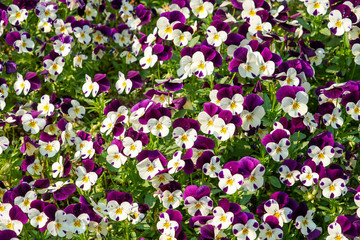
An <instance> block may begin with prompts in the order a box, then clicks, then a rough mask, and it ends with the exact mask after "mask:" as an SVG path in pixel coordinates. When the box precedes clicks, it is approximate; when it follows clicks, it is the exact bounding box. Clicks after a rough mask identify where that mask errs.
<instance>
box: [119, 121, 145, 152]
mask: <svg viewBox="0 0 360 240" xmlns="http://www.w3.org/2000/svg"><path fill="white" fill-rule="evenodd" d="M127 133H128V134H129V136H126V137H125V138H124V139H123V141H122V143H123V146H124V149H123V153H124V155H125V156H128V157H130V158H135V157H136V156H137V155H138V154H139V153H140V152H141V150H142V147H143V145H146V144H147V143H148V142H149V139H148V137H147V135H146V134H143V133H138V132H136V131H134V130H133V129H131V128H130V129H129V130H128V131H127ZM145 136H146V137H145Z"/></svg>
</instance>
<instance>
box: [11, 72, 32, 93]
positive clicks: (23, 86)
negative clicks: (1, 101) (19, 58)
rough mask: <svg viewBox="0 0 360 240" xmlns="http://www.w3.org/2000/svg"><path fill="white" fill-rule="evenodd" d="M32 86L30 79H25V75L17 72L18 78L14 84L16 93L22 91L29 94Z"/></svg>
mask: <svg viewBox="0 0 360 240" xmlns="http://www.w3.org/2000/svg"><path fill="white" fill-rule="evenodd" d="M30 86H31V84H30V82H29V81H28V80H24V78H23V76H22V75H21V74H20V73H17V80H16V82H15V84H14V89H15V92H16V95H20V94H21V92H24V95H27V94H28V93H29V90H30Z"/></svg>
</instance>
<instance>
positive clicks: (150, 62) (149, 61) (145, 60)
mask: <svg viewBox="0 0 360 240" xmlns="http://www.w3.org/2000/svg"><path fill="white" fill-rule="evenodd" d="M157 61H158V56H157V55H156V54H153V49H152V47H151V46H148V47H147V48H146V49H145V51H144V57H142V58H141V59H140V61H139V63H140V66H141V67H142V68H143V69H148V68H150V67H153V66H154V65H155V63H156V62H157Z"/></svg>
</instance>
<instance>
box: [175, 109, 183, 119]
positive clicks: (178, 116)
mask: <svg viewBox="0 0 360 240" xmlns="http://www.w3.org/2000/svg"><path fill="white" fill-rule="evenodd" d="M185 114H186V109H181V110H179V111H177V112H176V113H175V114H174V119H178V118H183V117H184V116H185Z"/></svg>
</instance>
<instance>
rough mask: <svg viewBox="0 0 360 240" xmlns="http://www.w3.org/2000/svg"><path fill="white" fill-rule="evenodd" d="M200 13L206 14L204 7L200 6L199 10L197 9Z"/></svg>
mask: <svg viewBox="0 0 360 240" xmlns="http://www.w3.org/2000/svg"><path fill="white" fill-rule="evenodd" d="M196 10H197V11H198V12H201V13H202V12H204V11H205V8H204V6H203V5H200V6H199V7H198V8H197V9H196Z"/></svg>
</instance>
